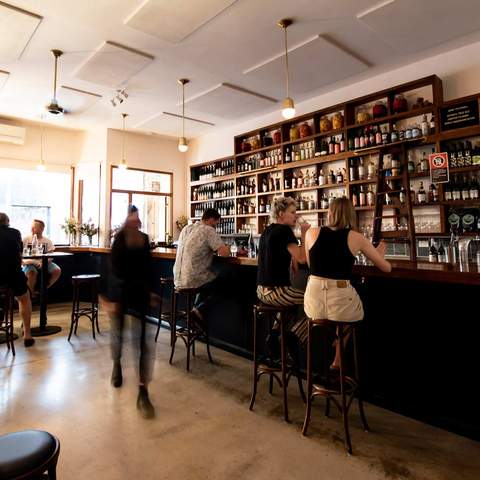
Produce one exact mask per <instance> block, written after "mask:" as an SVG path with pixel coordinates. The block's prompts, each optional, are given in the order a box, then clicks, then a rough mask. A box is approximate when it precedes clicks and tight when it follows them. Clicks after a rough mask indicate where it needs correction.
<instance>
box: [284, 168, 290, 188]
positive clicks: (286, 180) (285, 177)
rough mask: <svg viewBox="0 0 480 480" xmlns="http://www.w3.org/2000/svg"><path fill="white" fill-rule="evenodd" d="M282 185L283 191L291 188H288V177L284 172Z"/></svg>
mask: <svg viewBox="0 0 480 480" xmlns="http://www.w3.org/2000/svg"><path fill="white" fill-rule="evenodd" d="M283 185H284V188H285V190H290V188H291V186H290V176H289V175H287V173H286V172H285V176H284V179H283Z"/></svg>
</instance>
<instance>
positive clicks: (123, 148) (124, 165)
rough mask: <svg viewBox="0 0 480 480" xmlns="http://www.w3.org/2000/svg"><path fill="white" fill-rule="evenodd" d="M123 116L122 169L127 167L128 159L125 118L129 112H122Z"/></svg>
mask: <svg viewBox="0 0 480 480" xmlns="http://www.w3.org/2000/svg"><path fill="white" fill-rule="evenodd" d="M122 117H123V132H122V160H121V161H120V165H119V166H118V168H120V169H121V170H126V169H127V161H126V160H125V118H126V117H128V113H122Z"/></svg>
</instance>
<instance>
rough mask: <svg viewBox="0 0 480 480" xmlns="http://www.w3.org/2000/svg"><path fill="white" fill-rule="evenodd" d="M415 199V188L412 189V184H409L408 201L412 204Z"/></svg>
mask: <svg viewBox="0 0 480 480" xmlns="http://www.w3.org/2000/svg"><path fill="white" fill-rule="evenodd" d="M416 201H417V194H416V193H415V190H414V189H413V186H412V185H410V203H411V204H412V205H413V204H415V203H416Z"/></svg>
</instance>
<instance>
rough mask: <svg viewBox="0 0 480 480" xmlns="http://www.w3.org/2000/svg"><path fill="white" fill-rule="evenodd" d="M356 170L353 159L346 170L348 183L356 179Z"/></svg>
mask: <svg viewBox="0 0 480 480" xmlns="http://www.w3.org/2000/svg"><path fill="white" fill-rule="evenodd" d="M356 173H357V168H356V166H355V163H354V160H353V158H351V159H350V167H349V168H348V176H349V181H350V182H353V181H355V180H356V179H357V175H356Z"/></svg>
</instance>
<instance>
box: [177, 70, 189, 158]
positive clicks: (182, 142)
mask: <svg viewBox="0 0 480 480" xmlns="http://www.w3.org/2000/svg"><path fill="white" fill-rule="evenodd" d="M189 81H190V80H188V79H187V78H181V79H180V80H179V81H178V83H179V84H180V85H181V86H182V136H181V137H180V138H179V139H178V149H179V150H180V151H181V152H182V153H185V152H186V151H187V150H188V143H187V139H186V138H185V84H186V83H188V82H189Z"/></svg>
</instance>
